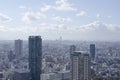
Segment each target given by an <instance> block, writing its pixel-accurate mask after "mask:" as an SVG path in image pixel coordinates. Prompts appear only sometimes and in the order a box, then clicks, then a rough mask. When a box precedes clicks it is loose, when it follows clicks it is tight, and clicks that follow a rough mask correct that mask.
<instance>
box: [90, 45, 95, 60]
mask: <svg viewBox="0 0 120 80" xmlns="http://www.w3.org/2000/svg"><path fill="white" fill-rule="evenodd" d="M90 56H91V59H92V60H93V61H94V59H95V44H90Z"/></svg>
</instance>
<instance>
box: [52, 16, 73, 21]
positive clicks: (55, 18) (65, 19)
mask: <svg viewBox="0 0 120 80" xmlns="http://www.w3.org/2000/svg"><path fill="white" fill-rule="evenodd" d="M53 20H55V21H59V22H71V21H72V19H71V18H69V17H66V18H63V17H60V16H56V17H54V18H53Z"/></svg>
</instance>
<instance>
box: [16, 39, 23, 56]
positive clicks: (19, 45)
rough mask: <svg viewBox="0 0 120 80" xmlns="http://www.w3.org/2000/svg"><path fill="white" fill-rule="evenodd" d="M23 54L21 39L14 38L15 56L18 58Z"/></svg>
mask: <svg viewBox="0 0 120 80" xmlns="http://www.w3.org/2000/svg"><path fill="white" fill-rule="evenodd" d="M22 54H23V40H20V39H18V40H15V56H16V58H19V56H21V55H22Z"/></svg>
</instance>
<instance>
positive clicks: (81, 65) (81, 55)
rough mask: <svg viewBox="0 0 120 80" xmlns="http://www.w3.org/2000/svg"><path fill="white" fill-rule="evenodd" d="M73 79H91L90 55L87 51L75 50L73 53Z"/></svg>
mask: <svg viewBox="0 0 120 80" xmlns="http://www.w3.org/2000/svg"><path fill="white" fill-rule="evenodd" d="M71 63H72V68H71V72H72V73H71V75H72V76H71V77H72V80H90V79H91V76H90V56H89V54H88V52H85V51H75V52H74V53H72V54H71Z"/></svg>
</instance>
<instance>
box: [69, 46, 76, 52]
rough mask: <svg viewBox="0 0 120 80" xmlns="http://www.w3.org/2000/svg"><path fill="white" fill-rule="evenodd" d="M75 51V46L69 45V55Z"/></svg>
mask: <svg viewBox="0 0 120 80" xmlns="http://www.w3.org/2000/svg"><path fill="white" fill-rule="evenodd" d="M75 50H76V46H75V45H71V46H70V54H72V53H73V52H74V51H75Z"/></svg>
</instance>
